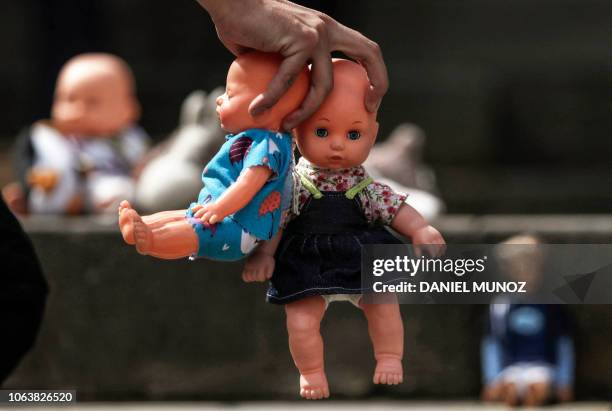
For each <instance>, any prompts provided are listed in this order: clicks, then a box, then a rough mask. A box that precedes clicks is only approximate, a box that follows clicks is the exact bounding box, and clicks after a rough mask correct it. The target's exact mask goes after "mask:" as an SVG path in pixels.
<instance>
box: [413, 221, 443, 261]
mask: <svg viewBox="0 0 612 411" xmlns="http://www.w3.org/2000/svg"><path fill="white" fill-rule="evenodd" d="M412 244H413V246H414V252H415V253H416V255H417V257H420V256H421V255H424V254H425V255H428V256H430V257H440V256H441V255H442V254H444V252H445V251H446V242H445V241H444V238H443V237H442V234H440V232H439V231H438V230H436V229H435V228H433V227H432V226H430V225H427V226H425V227H422V228H419V229H418V230H416V231H415V232H414V233H413V234H412Z"/></svg>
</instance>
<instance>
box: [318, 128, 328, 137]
mask: <svg viewBox="0 0 612 411" xmlns="http://www.w3.org/2000/svg"><path fill="white" fill-rule="evenodd" d="M328 134H329V132H328V131H327V129H326V128H318V129H316V130H315V135H316V136H317V137H321V138H323V137H327V135H328Z"/></svg>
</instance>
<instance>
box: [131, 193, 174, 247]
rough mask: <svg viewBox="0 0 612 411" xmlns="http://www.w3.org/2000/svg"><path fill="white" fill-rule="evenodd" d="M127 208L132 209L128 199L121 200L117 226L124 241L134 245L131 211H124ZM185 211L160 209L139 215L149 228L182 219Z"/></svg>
mask: <svg viewBox="0 0 612 411" xmlns="http://www.w3.org/2000/svg"><path fill="white" fill-rule="evenodd" d="M128 210H132V206H131V205H130V203H129V202H128V201H125V200H124V201H122V202H121V204H120V205H119V228H120V229H121V234H122V235H123V239H124V240H125V242H126V243H128V244H130V245H134V244H135V241H134V225H133V224H132V220H133V213H126V212H127V211H128ZM185 212H186V210H171V211H161V212H159V213H155V214H151V215H148V216H140V218H141V219H142V221H143V222H144V223H145V224H147V225H149V226H150V227H151V228H158V227H161V226H163V225H165V224H168V223H170V222H173V221H180V220H184V219H185Z"/></svg>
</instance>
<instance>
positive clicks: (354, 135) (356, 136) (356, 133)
mask: <svg viewBox="0 0 612 411" xmlns="http://www.w3.org/2000/svg"><path fill="white" fill-rule="evenodd" d="M346 136H347V137H348V138H349V140H359V137H361V133H360V132H359V131H357V130H351V131H349V132H348V133H347V134H346Z"/></svg>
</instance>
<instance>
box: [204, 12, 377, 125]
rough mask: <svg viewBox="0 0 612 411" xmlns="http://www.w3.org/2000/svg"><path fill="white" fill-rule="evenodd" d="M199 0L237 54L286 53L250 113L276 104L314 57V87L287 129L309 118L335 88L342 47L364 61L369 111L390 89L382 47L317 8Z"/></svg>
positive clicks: (362, 62) (258, 111) (289, 122)
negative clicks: (335, 57) (336, 56)
mask: <svg viewBox="0 0 612 411" xmlns="http://www.w3.org/2000/svg"><path fill="white" fill-rule="evenodd" d="M198 2H199V3H200V5H201V6H202V7H204V8H205V9H206V11H208V13H209V14H210V17H211V18H212V21H213V23H214V24H215V27H216V29H217V34H218V36H219V39H220V40H221V42H222V43H223V44H224V45H225V46H226V47H227V48H228V50H230V51H231V52H232V53H234V54H235V55H239V54H241V53H244V52H245V51H248V50H252V49H255V50H259V51H264V52H274V53H280V54H282V55H283V57H284V61H283V63H282V65H281V67H280V69H279V71H278V73H277V74H276V76H275V77H274V78H273V79H272V80H271V81H270V84H269V85H268V89H267V90H266V91H265V92H264V93H263V94H261V95H259V96H258V97H256V98H255V99H254V100H253V102H252V103H251V106H250V107H249V111H250V112H251V115H258V114H261V113H263V112H264V111H266V110H267V109H269V108H270V107H272V106H274V104H276V102H277V101H278V100H279V99H280V98H281V97H282V96H283V95H284V94H285V92H286V91H287V89H288V88H289V87H290V85H291V83H292V80H293V79H294V78H295V77H296V76H297V74H298V73H299V71H300V70H301V69H302V68H303V67H304V65H306V63H307V62H309V61H310V62H312V78H313V80H312V82H311V85H312V87H311V88H310V91H309V93H308V95H307V96H306V98H305V100H304V102H303V103H302V106H301V107H300V108H299V109H298V110H296V111H295V112H293V113H292V114H290V115H289V116H288V117H287V118H286V119H285V123H284V128H285V129H286V130H290V129H292V128H294V127H295V126H297V125H298V124H299V123H301V122H302V121H303V120H305V119H306V118H308V117H310V115H311V114H312V113H314V111H315V110H316V109H317V108H318V107H319V105H320V104H321V103H322V102H323V99H324V98H325V96H326V95H327V94H328V93H329V91H330V90H331V88H332V81H333V80H332V64H331V58H330V54H331V52H332V51H342V52H343V53H345V54H346V55H347V56H349V57H351V58H353V59H354V60H355V61H358V62H359V63H360V64H362V65H363V66H364V68H365V69H366V71H367V73H368V78H369V79H370V85H371V86H370V88H369V89H368V90H367V93H366V97H365V105H366V107H367V109H368V110H369V111H371V112H374V111H376V110H377V109H378V106H379V105H380V101H381V100H382V97H383V96H384V94H385V93H386V91H387V88H388V83H389V81H388V77H387V69H386V67H385V63H384V60H383V57H382V53H381V51H380V47H379V46H378V45H377V44H376V43H374V42H373V41H372V40H370V39H368V38H367V37H365V36H364V35H362V34H361V33H359V32H357V31H355V30H352V29H350V28H348V27H346V26H343V25H342V24H340V23H338V22H337V21H336V20H334V19H332V18H331V17H329V16H327V15H325V14H323V13H321V12H319V11H317V10H312V9H309V8H307V7H303V6H300V5H298V4H295V3H292V2H290V1H286V0H198ZM245 10H248V11H249V13H248V14H246V13H244V11H245Z"/></svg>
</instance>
